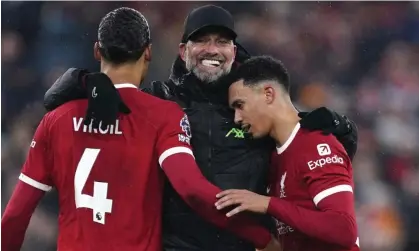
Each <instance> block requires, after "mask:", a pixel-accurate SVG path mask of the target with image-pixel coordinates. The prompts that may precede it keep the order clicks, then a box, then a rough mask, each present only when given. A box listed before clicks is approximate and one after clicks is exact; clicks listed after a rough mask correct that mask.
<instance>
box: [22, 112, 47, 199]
mask: <svg viewBox="0 0 419 251" xmlns="http://www.w3.org/2000/svg"><path fill="white" fill-rule="evenodd" d="M49 136H50V133H49V132H48V126H47V123H46V117H44V118H43V119H42V121H41V123H40V124H39V125H38V128H37V129H36V132H35V135H34V137H33V140H32V142H31V145H30V148H29V152H28V156H27V158H26V161H25V164H24V165H23V168H22V171H21V174H20V176H19V179H20V180H21V181H23V182H25V183H27V184H28V185H31V186H33V187H35V188H38V189H40V190H43V191H49V190H51V188H52V181H51V178H50V177H51V176H50V170H51V169H52V152H51V151H50V147H49Z"/></svg>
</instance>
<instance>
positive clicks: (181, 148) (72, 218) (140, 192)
mask: <svg viewBox="0 0 419 251" xmlns="http://www.w3.org/2000/svg"><path fill="white" fill-rule="evenodd" d="M116 87H117V88H118V90H119V93H120V95H121V97H122V99H123V100H124V102H125V103H126V104H127V105H128V107H130V109H131V113H130V114H129V115H121V116H120V117H119V119H118V120H117V121H116V123H115V124H114V125H110V126H108V128H106V129H104V130H102V129H100V130H95V129H92V128H91V127H90V126H85V125H84V124H83V117H84V114H85V111H86V108H87V101H86V100H78V101H72V102H69V103H67V104H64V105H62V106H61V107H59V108H58V109H56V110H54V111H52V112H50V113H48V114H46V115H45V116H44V118H43V120H42V121H41V123H40V125H39V127H38V129H37V131H36V133H35V137H34V140H33V141H32V144H31V148H30V152H29V156H28V159H27V161H26V163H25V165H24V167H23V170H22V174H21V175H20V180H22V181H23V182H25V183H27V184H30V185H32V186H34V187H36V188H39V189H41V190H45V191H47V190H49V189H51V188H52V187H55V188H56V189H57V190H58V194H59V208H60V212H59V236H58V250H59V251H73V250H74V251H79V250H83V251H90V250H92V251H93V250H94V251H97V250H104V251H108V250H118V251H119V250H124V251H131V250H135V251H140V250H150V251H156V250H161V209H162V186H163V172H162V171H161V169H160V168H159V164H158V163H159V158H161V159H164V158H165V157H166V156H167V155H170V154H173V153H174V152H177V153H179V152H185V153H190V154H192V151H191V150H190V146H189V140H190V137H191V135H190V128H189V122H188V120H187V117H186V115H184V113H183V112H182V110H181V109H180V108H179V107H178V105H176V104H175V103H172V102H169V101H164V100H161V99H158V98H155V97H153V96H151V95H148V94H146V93H143V92H141V91H138V90H137V88H136V87H135V86H134V85H131V84H120V85H116Z"/></svg>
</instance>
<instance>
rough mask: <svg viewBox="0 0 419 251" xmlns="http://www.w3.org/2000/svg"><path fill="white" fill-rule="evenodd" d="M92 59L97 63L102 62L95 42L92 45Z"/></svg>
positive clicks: (97, 44)
mask: <svg viewBox="0 0 419 251" xmlns="http://www.w3.org/2000/svg"><path fill="white" fill-rule="evenodd" d="M93 57H94V58H95V59H96V60H97V61H99V62H100V61H102V55H101V54H100V50H99V42H96V43H95V45H93Z"/></svg>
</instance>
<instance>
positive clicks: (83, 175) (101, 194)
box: [74, 148, 112, 224]
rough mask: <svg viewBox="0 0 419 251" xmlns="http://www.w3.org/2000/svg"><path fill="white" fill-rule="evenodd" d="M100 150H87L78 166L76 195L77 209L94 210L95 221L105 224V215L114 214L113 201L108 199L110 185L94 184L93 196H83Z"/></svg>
mask: <svg viewBox="0 0 419 251" xmlns="http://www.w3.org/2000/svg"><path fill="white" fill-rule="evenodd" d="M99 152H100V149H93V148H86V149H85V150H84V152H83V155H82V156H81V159H80V161H79V164H78V165H77V169H76V175H75V176H74V192H75V193H74V194H75V199H76V208H90V209H93V221H94V222H97V223H101V224H105V213H111V212H112V200H110V199H108V198H106V197H107V195H108V183H106V182H97V181H95V182H94V185H93V196H90V195H87V194H82V190H83V188H84V185H85V184H86V181H87V178H88V177H89V174H90V172H91V171H92V168H93V164H94V163H95V161H96V158H97V156H98V155H99Z"/></svg>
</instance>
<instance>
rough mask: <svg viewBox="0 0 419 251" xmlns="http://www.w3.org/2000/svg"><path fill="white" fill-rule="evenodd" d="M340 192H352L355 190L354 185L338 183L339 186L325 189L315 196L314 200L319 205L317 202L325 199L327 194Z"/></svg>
mask: <svg viewBox="0 0 419 251" xmlns="http://www.w3.org/2000/svg"><path fill="white" fill-rule="evenodd" d="M339 192H351V193H352V192H353V191H352V187H351V186H350V185H338V186H335V187H331V188H328V189H326V190H323V191H321V192H320V193H318V194H317V195H316V196H314V198H313V202H314V204H315V205H316V206H317V204H319V202H320V201H321V200H323V199H324V198H326V197H327V196H330V195H332V194H335V193H339Z"/></svg>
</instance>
